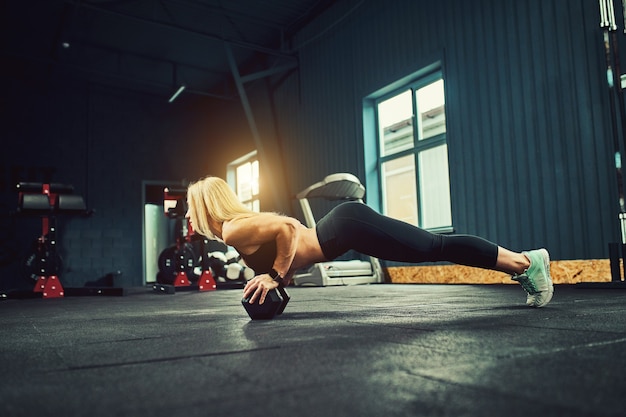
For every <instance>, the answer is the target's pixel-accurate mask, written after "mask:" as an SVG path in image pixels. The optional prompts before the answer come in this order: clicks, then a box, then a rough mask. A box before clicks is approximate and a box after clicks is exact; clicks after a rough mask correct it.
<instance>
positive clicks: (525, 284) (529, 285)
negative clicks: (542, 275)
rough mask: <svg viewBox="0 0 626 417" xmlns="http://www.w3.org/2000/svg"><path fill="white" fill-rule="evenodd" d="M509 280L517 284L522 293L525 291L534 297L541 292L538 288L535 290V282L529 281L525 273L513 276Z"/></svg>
mask: <svg viewBox="0 0 626 417" xmlns="http://www.w3.org/2000/svg"><path fill="white" fill-rule="evenodd" d="M511 279H513V280H514V281H517V282H519V283H520V285H521V286H522V288H523V289H524V291H526V292H527V293H528V294H531V295H535V294H538V293H540V292H541V291H539V288H537V285H536V284H535V282H534V281H533V280H531V279H530V278H529V277H528V275H526V271H524V273H523V274H515V275H513V277H512V278H511Z"/></svg>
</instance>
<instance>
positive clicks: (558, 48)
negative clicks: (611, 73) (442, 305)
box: [256, 0, 618, 259]
mask: <svg viewBox="0 0 626 417" xmlns="http://www.w3.org/2000/svg"><path fill="white" fill-rule="evenodd" d="M293 47H294V48H295V49H296V50H297V51H298V56H299V60H300V66H299V70H298V71H297V72H296V73H294V74H292V75H291V76H290V77H289V78H288V79H287V80H285V81H284V82H282V83H281V84H280V85H278V86H277V87H276V88H275V89H274V90H273V91H272V95H273V101H274V106H275V107H274V109H273V110H274V113H275V114H274V120H275V121H276V124H275V126H274V128H273V131H272V132H268V131H265V132H262V136H263V135H264V133H266V132H267V136H270V135H272V136H274V135H276V134H277V135H279V136H280V139H281V140H280V141H279V142H278V146H280V147H281V151H282V155H283V165H284V167H283V168H284V171H285V172H287V173H290V174H289V177H290V180H289V187H291V190H290V193H296V192H298V191H299V190H301V189H302V188H304V187H306V186H308V185H309V184H311V183H313V182H315V181H318V180H319V179H321V178H323V177H324V176H325V175H327V174H329V173H332V172H337V171H348V172H352V173H354V174H356V175H358V176H359V177H360V178H361V179H362V180H363V181H365V180H366V178H367V175H366V174H367V173H366V172H365V166H364V151H363V149H364V147H363V117H362V112H363V99H364V98H365V97H366V96H367V95H368V94H371V93H372V92H374V91H376V90H378V89H381V88H383V87H385V86H386V85H388V84H390V83H392V82H394V81H396V80H398V79H400V78H402V77H404V76H407V75H409V74H411V73H414V72H416V71H418V70H420V69H421V68H423V67H425V66H428V65H430V64H432V63H433V62H436V61H441V63H442V68H443V72H444V79H445V83H446V96H447V97H446V112H447V123H448V126H447V128H448V144H449V158H450V177H451V192H452V205H453V207H452V210H453V213H452V215H453V223H454V228H455V231H456V232H457V233H472V234H478V235H480V236H483V237H485V238H488V239H490V240H494V241H496V242H498V243H500V244H502V245H504V246H508V247H511V248H513V249H526V248H534V247H538V246H546V247H549V248H550V251H551V253H552V256H553V258H555V259H585V258H606V257H607V256H608V251H607V243H608V242H609V241H614V240H616V239H617V234H618V225H617V222H616V219H617V197H616V195H617V194H616V191H615V189H616V185H615V179H614V169H613V168H612V162H611V161H612V158H613V157H612V147H611V137H610V130H609V117H608V98H607V91H606V81H605V80H606V76H605V72H604V71H605V67H604V56H603V46H602V34H601V31H600V28H599V14H598V10H597V2H596V1H593V0H574V1H568V0H553V1H546V0H525V1H502V0H476V1H462V0H439V1H437V2H431V1H428V2H425V1H415V0H392V1H389V0H387V1H382V0H364V1H356V0H345V1H342V2H338V3H337V4H336V5H335V6H334V7H333V8H332V9H331V10H329V11H328V13H326V14H325V15H324V16H322V17H321V18H320V19H317V20H316V21H315V22H313V23H312V24H311V25H310V26H309V27H307V28H306V30H304V31H302V32H301V33H299V35H298V37H297V39H295V40H294V43H293ZM256 104H257V105H263V101H262V100H261V102H260V103H256ZM267 139H268V140H271V139H269V138H267ZM366 185H368V184H366ZM370 185H371V184H370Z"/></svg>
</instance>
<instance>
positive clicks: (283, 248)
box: [222, 213, 302, 304]
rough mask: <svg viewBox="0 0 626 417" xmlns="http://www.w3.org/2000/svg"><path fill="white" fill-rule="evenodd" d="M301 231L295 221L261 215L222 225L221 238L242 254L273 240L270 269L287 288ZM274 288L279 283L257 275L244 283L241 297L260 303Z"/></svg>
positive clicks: (250, 301) (270, 215)
mask: <svg viewBox="0 0 626 417" xmlns="http://www.w3.org/2000/svg"><path fill="white" fill-rule="evenodd" d="M301 228H302V224H301V223H300V222H299V221H297V220H296V219H293V218H290V217H285V216H279V215H277V214H271V213H261V214H258V215H253V216H249V217H241V218H237V219H234V220H230V221H227V222H224V224H223V226H222V238H223V240H224V243H226V244H227V245H230V246H233V247H234V248H235V249H237V251H239V252H240V253H242V254H244V255H246V254H251V253H254V252H255V251H256V250H257V249H258V248H259V246H260V245H261V244H263V243H265V242H269V241H275V242H276V259H274V264H273V266H272V267H273V269H274V270H275V271H276V272H278V274H279V275H280V276H281V277H283V279H284V281H283V282H284V283H285V285H288V284H289V282H290V281H291V278H292V276H293V272H291V271H290V268H291V264H292V262H293V259H294V256H295V255H296V249H297V245H298V235H299V233H300V230H301ZM276 287H278V283H277V282H276V281H274V280H273V279H272V278H271V277H270V276H269V275H268V274H262V275H258V276H256V277H254V278H253V279H251V280H250V281H248V282H247V283H246V287H245V288H244V295H243V297H244V298H249V303H251V304H254V303H255V302H256V301H258V302H259V303H260V304H263V302H264V301H265V297H266V296H267V293H268V292H269V291H270V290H273V289H274V288H276Z"/></svg>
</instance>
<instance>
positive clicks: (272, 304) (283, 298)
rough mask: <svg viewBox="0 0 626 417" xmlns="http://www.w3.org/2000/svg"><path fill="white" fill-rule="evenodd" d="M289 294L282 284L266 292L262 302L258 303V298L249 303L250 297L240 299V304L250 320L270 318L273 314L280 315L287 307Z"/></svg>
mask: <svg viewBox="0 0 626 417" xmlns="http://www.w3.org/2000/svg"><path fill="white" fill-rule="evenodd" d="M290 298H291V297H289V294H287V290H285V287H283V285H282V284H280V285H279V286H278V288H275V289H273V290H271V291H269V292H268V293H267V296H266V297H265V301H264V302H263V304H259V300H256V302H255V303H254V304H250V303H249V302H248V301H250V297H247V298H244V299H243V300H241V304H243V307H244V308H245V309H246V311H247V312H248V315H249V316H250V318H251V319H252V320H270V319H273V318H274V316H277V315H280V314H282V313H283V311H284V310H285V307H287V303H288V302H289V299H290Z"/></svg>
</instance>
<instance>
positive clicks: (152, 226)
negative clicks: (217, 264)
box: [141, 181, 182, 285]
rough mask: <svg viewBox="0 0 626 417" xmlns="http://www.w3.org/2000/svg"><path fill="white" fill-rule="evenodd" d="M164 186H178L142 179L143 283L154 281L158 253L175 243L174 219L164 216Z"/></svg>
mask: <svg viewBox="0 0 626 417" xmlns="http://www.w3.org/2000/svg"><path fill="white" fill-rule="evenodd" d="M166 187H171V188H180V187H182V186H181V183H180V181H179V182H176V181H143V182H142V184H141V192H142V202H143V203H142V207H143V213H142V220H143V221H142V224H143V227H142V230H143V238H142V246H143V249H142V250H143V283H144V285H148V284H152V283H155V282H156V280H157V273H158V272H159V255H160V254H161V252H163V250H164V249H166V248H168V247H169V246H172V245H174V244H175V243H176V235H175V230H174V229H175V221H173V220H172V219H170V218H168V217H167V216H165V208H164V205H163V190H164V189H165V188H166Z"/></svg>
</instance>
